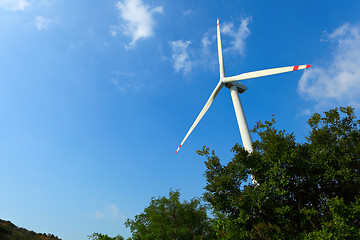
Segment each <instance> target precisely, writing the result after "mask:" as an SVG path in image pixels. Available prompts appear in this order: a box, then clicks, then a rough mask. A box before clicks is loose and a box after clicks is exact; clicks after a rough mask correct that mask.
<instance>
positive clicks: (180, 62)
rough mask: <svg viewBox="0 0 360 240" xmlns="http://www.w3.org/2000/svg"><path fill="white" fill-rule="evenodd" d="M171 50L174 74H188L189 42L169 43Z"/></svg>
mask: <svg viewBox="0 0 360 240" xmlns="http://www.w3.org/2000/svg"><path fill="white" fill-rule="evenodd" d="M169 44H170V46H171V50H172V55H171V58H172V61H173V67H174V69H175V71H176V72H182V73H183V74H185V75H186V74H188V73H189V72H190V71H191V66H192V62H191V60H190V56H189V53H188V51H189V50H188V47H189V45H190V44H191V42H190V41H184V40H177V41H172V42H169Z"/></svg>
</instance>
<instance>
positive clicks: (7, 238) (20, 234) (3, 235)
mask: <svg viewBox="0 0 360 240" xmlns="http://www.w3.org/2000/svg"><path fill="white" fill-rule="evenodd" d="M0 239H1V240H60V238H58V237H56V236H54V234H50V233H36V232H34V231H29V230H27V229H25V228H19V227H17V226H16V225H14V224H13V223H11V222H10V221H4V220H1V219H0Z"/></svg>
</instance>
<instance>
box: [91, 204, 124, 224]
mask: <svg viewBox="0 0 360 240" xmlns="http://www.w3.org/2000/svg"><path fill="white" fill-rule="evenodd" d="M94 218H95V219H104V218H111V219H120V220H122V221H124V220H125V219H126V216H125V215H123V214H121V213H120V212H119V209H118V208H117V206H116V205H115V204H111V205H108V206H106V207H105V210H103V211H99V210H97V211H96V212H95V214H94Z"/></svg>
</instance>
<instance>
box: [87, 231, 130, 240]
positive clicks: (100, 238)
mask: <svg viewBox="0 0 360 240" xmlns="http://www.w3.org/2000/svg"><path fill="white" fill-rule="evenodd" d="M88 238H89V239H90V240H124V238H123V237H122V236H120V235H117V236H115V237H109V236H108V235H107V234H105V235H104V234H101V233H93V234H92V235H90V236H88Z"/></svg>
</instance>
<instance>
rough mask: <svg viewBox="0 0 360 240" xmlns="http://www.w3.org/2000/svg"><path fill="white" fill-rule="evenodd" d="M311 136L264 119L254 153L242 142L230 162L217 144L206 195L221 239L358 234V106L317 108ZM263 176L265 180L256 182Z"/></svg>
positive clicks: (209, 158)
mask: <svg viewBox="0 0 360 240" xmlns="http://www.w3.org/2000/svg"><path fill="white" fill-rule="evenodd" d="M308 124H309V126H310V133H309V135H308V136H307V138H306V142H304V143H297V142H296V141H295V136H294V134H292V133H290V134H289V133H286V132H285V131H282V130H281V131H279V130H277V129H276V128H275V121H274V119H273V120H272V121H266V122H265V123H261V122H258V123H257V124H256V126H255V127H254V130H253V132H254V133H257V134H258V135H259V137H260V138H259V139H260V140H258V141H255V142H254V143H253V147H254V152H253V153H251V154H249V153H248V152H247V151H246V150H245V149H243V148H242V147H240V146H239V145H235V146H234V147H233V149H232V151H233V152H234V158H233V159H232V160H231V161H230V162H228V163H227V164H225V165H223V164H221V163H220V159H219V158H218V157H217V156H216V155H215V153H214V151H212V153H211V154H210V151H209V148H207V147H204V148H203V150H202V151H198V153H199V154H200V155H203V156H206V157H207V161H206V162H205V164H206V167H207V169H206V172H205V177H206V180H207V185H206V187H205V189H206V192H205V194H204V198H205V200H206V201H208V202H209V203H210V204H211V207H212V209H213V210H214V213H216V214H218V215H219V216H221V217H220V218H217V219H216V221H215V225H214V226H215V227H216V229H217V236H218V237H219V238H220V239H358V238H359V236H360V194H359V193H360V172H359V169H360V130H359V124H360V121H359V120H357V119H356V117H355V115H354V109H353V108H351V107H346V108H342V107H341V108H340V111H339V110H338V109H337V108H335V109H331V110H329V111H327V112H325V113H324V116H321V115H320V114H314V115H313V116H312V117H311V118H310V119H309V120H308ZM250 173H251V174H253V175H254V176H255V179H256V181H257V182H258V185H256V186H254V185H252V184H251V183H250V181H249V175H250Z"/></svg>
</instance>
